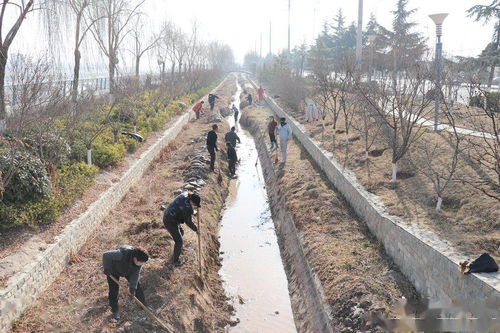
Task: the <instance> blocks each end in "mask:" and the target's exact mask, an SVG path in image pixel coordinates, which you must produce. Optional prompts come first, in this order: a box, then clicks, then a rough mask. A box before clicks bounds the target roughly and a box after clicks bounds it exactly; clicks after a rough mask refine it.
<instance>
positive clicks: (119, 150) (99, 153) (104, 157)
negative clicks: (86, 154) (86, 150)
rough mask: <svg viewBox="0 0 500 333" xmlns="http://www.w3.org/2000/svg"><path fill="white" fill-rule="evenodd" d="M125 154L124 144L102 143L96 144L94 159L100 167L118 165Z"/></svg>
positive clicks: (93, 153)
mask: <svg viewBox="0 0 500 333" xmlns="http://www.w3.org/2000/svg"><path fill="white" fill-rule="evenodd" d="M125 154H126V150H125V146H124V145H122V144H116V145H115V144H112V143H111V144H109V143H104V144H102V143H100V144H96V145H95V146H94V149H93V152H92V160H93V161H94V163H95V164H96V165H97V166H99V167H100V168H107V167H109V166H115V165H117V164H118V163H119V162H120V161H121V160H122V159H123V157H125Z"/></svg>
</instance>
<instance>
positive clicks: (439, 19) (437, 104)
mask: <svg viewBox="0 0 500 333" xmlns="http://www.w3.org/2000/svg"><path fill="white" fill-rule="evenodd" d="M446 16H448V14H447V13H441V14H432V15H429V17H430V18H431V19H432V21H434V23H435V24H436V38H437V40H436V59H435V66H436V86H435V88H434V93H435V95H434V131H436V132H437V131H438V130H439V123H440V119H439V113H440V110H441V54H442V51H443V44H442V43H441V36H442V35H443V21H444V19H445V18H446Z"/></svg>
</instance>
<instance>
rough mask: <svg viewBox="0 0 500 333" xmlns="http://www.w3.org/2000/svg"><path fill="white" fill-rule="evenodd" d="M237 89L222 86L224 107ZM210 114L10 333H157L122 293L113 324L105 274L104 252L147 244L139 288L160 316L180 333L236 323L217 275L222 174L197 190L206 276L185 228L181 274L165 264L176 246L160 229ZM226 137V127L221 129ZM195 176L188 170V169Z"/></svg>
mask: <svg viewBox="0 0 500 333" xmlns="http://www.w3.org/2000/svg"><path fill="white" fill-rule="evenodd" d="M232 90H234V87H233V85H228V84H226V85H224V87H223V88H222V89H221V90H219V91H218V92H217V93H218V96H220V97H222V100H220V101H218V105H219V106H222V105H227V104H228V103H229V98H230V94H231V93H232ZM209 117H211V114H208V113H206V114H205V115H204V116H203V117H202V118H201V119H200V121H192V122H191V123H190V124H188V125H186V127H185V128H184V130H183V131H182V132H181V134H180V136H179V137H178V138H177V139H176V140H175V141H174V142H173V143H172V144H170V145H169V146H168V147H167V148H166V149H165V150H164V151H163V152H162V153H161V155H160V157H159V158H158V159H157V160H156V161H155V162H154V163H153V164H152V165H151V167H150V169H149V170H148V171H147V173H146V174H145V175H144V177H143V178H142V179H141V180H140V181H139V183H138V184H137V185H135V186H134V187H133V188H132V189H131V191H130V193H129V194H127V195H126V196H125V198H124V199H123V201H122V202H121V203H120V204H119V205H118V206H117V207H116V208H115V209H113V211H112V212H111V213H110V214H109V216H108V217H107V218H106V219H105V221H104V222H103V224H102V226H101V227H100V228H99V229H98V230H97V231H96V232H95V233H94V234H93V236H92V237H91V238H90V239H89V240H88V241H87V243H86V244H85V245H84V246H83V248H82V249H81V251H80V252H79V253H78V255H77V256H75V257H74V260H73V261H72V263H71V264H70V265H69V266H68V267H67V268H65V270H64V271H63V272H62V273H61V275H60V276H59V277H58V278H57V280H56V281H55V282H54V283H53V284H52V285H51V287H49V288H48V289H47V290H46V291H45V292H44V293H43V294H42V295H41V297H40V298H39V299H38V300H37V302H36V303H35V304H34V305H33V306H32V307H31V308H30V309H29V310H27V311H26V312H25V313H24V314H23V316H22V317H21V318H20V319H19V320H18V321H17V322H16V323H15V326H14V328H13V330H12V331H13V332H158V331H160V329H159V328H158V327H157V326H156V324H155V323H154V322H152V321H151V320H150V319H147V316H146V315H145V313H144V312H143V311H141V310H140V309H139V308H138V307H137V306H136V305H135V304H133V303H132V302H129V301H127V300H126V298H125V292H124V290H123V289H125V288H121V291H120V305H121V312H122V317H123V318H124V319H123V320H122V321H121V322H120V323H116V322H113V321H110V311H109V307H108V305H107V288H108V287H107V283H106V279H105V277H104V275H103V274H102V263H101V257H102V253H103V252H104V251H106V250H110V249H114V248H116V247H117V246H119V245H122V244H132V245H139V246H143V247H144V248H146V249H148V251H149V252H150V255H151V258H152V259H151V260H150V261H148V262H147V264H146V265H145V266H144V268H143V272H142V274H141V283H142V284H143V286H144V290H145V295H146V299H147V300H148V303H149V305H150V306H151V307H152V308H153V309H154V311H155V312H156V313H157V314H158V316H159V317H160V318H162V319H163V320H164V321H165V322H167V323H168V324H170V325H171V326H173V327H174V328H175V331H182V332H223V331H224V330H225V329H224V328H225V327H226V326H227V325H229V324H231V321H230V314H231V311H232V309H231V307H230V305H228V303H227V299H226V296H225V294H224V290H223V288H222V282H221V280H220V277H219V275H218V270H219V268H220V261H219V252H218V248H219V243H218V239H217V238H218V230H219V223H218V222H219V215H220V212H221V209H222V207H223V204H224V201H225V198H226V195H227V193H228V189H227V188H228V184H229V178H228V177H226V176H225V174H226V173H227V170H225V169H224V170H223V181H222V183H220V184H219V182H218V181H217V173H209V172H208V167H207V168H206V169H204V170H203V171H202V172H200V175H201V176H202V177H203V178H205V177H206V180H205V181H206V185H205V186H204V187H203V188H202V189H201V190H200V195H201V197H202V205H203V209H202V211H201V214H202V215H201V220H202V222H201V225H202V226H201V230H202V231H201V235H202V249H203V255H202V258H203V272H204V273H203V278H202V279H200V277H199V275H198V273H197V272H198V261H197V251H198V246H197V238H196V234H195V233H194V232H192V231H191V230H189V228H185V230H186V235H185V237H184V240H185V243H184V252H183V255H182V258H183V259H184V260H185V261H186V262H185V264H184V265H183V266H181V267H179V268H175V269H174V268H173V267H172V266H171V265H169V264H168V262H169V260H170V258H171V254H172V250H173V240H172V239H171V237H170V235H169V234H168V232H167V231H166V230H165V229H164V227H163V224H162V218H161V217H162V212H161V211H159V207H160V205H161V204H165V203H168V202H169V201H170V200H172V199H173V198H174V197H175V195H174V191H176V190H178V189H180V188H181V187H182V186H183V185H184V182H185V181H186V180H187V179H185V178H186V177H188V176H187V172H188V169H189V166H190V160H191V159H192V158H193V156H195V155H196V154H197V152H201V153H203V154H204V155H207V154H206V149H205V136H206V133H207V132H208V130H209V127H210V126H209V125H208V124H209V121H208V118H209ZM221 127H222V129H221V132H223V131H224V130H225V129H226V127H227V126H226V125H225V124H221ZM190 170H191V169H190Z"/></svg>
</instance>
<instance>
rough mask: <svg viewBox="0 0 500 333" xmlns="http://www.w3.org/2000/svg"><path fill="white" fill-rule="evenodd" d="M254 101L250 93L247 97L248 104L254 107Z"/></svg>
mask: <svg viewBox="0 0 500 333" xmlns="http://www.w3.org/2000/svg"><path fill="white" fill-rule="evenodd" d="M252 101H253V97H252V94H250V93H249V94H248V95H247V102H248V104H249V105H252Z"/></svg>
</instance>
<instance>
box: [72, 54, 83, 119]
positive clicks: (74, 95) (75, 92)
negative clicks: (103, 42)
mask: <svg viewBox="0 0 500 333" xmlns="http://www.w3.org/2000/svg"><path fill="white" fill-rule="evenodd" d="M81 57H82V56H81V54H80V50H78V49H75V67H74V68H73V86H72V89H71V112H72V113H73V114H74V113H75V112H76V102H77V100H78V83H79V80H80V59H81Z"/></svg>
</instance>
